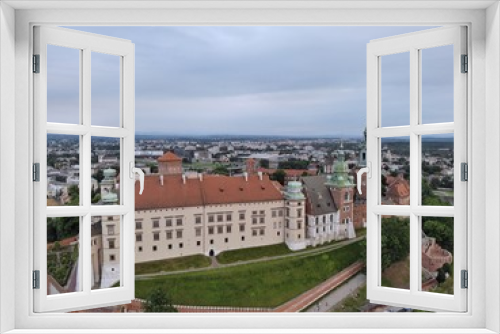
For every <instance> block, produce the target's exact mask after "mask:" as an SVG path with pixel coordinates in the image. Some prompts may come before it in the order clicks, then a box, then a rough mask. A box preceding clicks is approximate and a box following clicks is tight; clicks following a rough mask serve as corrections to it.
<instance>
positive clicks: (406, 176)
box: [380, 137, 410, 205]
mask: <svg viewBox="0 0 500 334" xmlns="http://www.w3.org/2000/svg"><path fill="white" fill-rule="evenodd" d="M381 147H382V152H381V161H382V165H381V168H382V171H381V175H382V177H381V180H380V182H381V190H382V194H381V196H382V197H381V198H382V204H383V205H409V204H410V137H392V138H382V139H381Z"/></svg>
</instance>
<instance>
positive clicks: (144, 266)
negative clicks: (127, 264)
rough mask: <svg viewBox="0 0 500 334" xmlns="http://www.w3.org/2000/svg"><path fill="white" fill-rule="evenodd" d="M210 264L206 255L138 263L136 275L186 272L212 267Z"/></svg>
mask: <svg viewBox="0 0 500 334" xmlns="http://www.w3.org/2000/svg"><path fill="white" fill-rule="evenodd" d="M210 263H211V261H210V258H208V257H206V256H204V255H193V256H184V257H176V258H173V259H167V260H160V261H151V262H144V263H136V264H135V274H136V275H142V274H150V273H157V272H160V271H165V272H167V271H178V270H186V269H191V268H205V267H208V266H210Z"/></svg>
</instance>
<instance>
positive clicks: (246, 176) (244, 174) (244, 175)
mask: <svg viewBox="0 0 500 334" xmlns="http://www.w3.org/2000/svg"><path fill="white" fill-rule="evenodd" d="M243 177H244V178H245V181H247V182H248V173H247V172H244V173H243Z"/></svg>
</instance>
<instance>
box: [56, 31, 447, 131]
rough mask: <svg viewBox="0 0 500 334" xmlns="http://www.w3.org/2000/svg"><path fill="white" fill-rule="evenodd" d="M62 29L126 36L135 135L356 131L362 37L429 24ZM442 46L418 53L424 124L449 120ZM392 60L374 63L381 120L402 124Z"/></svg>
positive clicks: (102, 85) (400, 78)
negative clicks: (381, 66) (131, 56)
mask: <svg viewBox="0 0 500 334" xmlns="http://www.w3.org/2000/svg"><path fill="white" fill-rule="evenodd" d="M70 28H71V29H78V30H84V31H88V32H93V33H99V34H102V35H108V36H115V37H120V38H126V39H130V40H132V41H133V42H134V43H135V46H136V130H137V131H138V132H140V133H147V132H155V133H160V132H161V133H165V134H225V133H227V134H271V135H280V134H283V135H331V136H337V135H345V136H351V135H356V136H358V135H360V133H361V131H362V130H363V128H364V126H365V123H366V44H367V43H368V42H369V41H370V40H372V39H377V38H382V37H388V36H393V35H398V34H402V33H408V32H412V31H418V30H423V29H428V28H429V27H334V26H332V27H315V26H311V27H70ZM448 48H450V47H448ZM440 49H441V48H440ZM442 49H444V50H435V51H434V50H433V51H432V52H430V51H429V52H428V54H427V53H425V54H424V56H425V57H424V62H423V64H424V75H426V76H425V77H424V84H425V89H424V93H423V96H424V98H423V99H424V101H423V106H422V108H423V109H425V112H424V115H425V116H424V117H423V118H424V121H426V122H437V121H443V119H445V118H447V117H448V118H449V109H450V94H449V92H450V83H451V88H452V87H453V86H452V82H451V81H450V71H449V70H450V69H449V67H446V66H442V64H443V62H444V61H446V51H447V50H446V47H444V48H442ZM425 52H427V50H426V51H425ZM53 57H54V61H55V62H57V63H59V64H64V63H66V62H68V61H69V59H67V57H65V56H63V55H61V57H58V56H57V55H54V56H53ZM394 57H396V56H394ZM105 64H106V63H104V62H103V66H104V69H102V71H104V70H106V67H105ZM393 65H394V66H392V68H387V70H386V71H384V70H383V76H384V80H385V79H387V80H385V81H384V90H385V91H386V92H387V94H388V95H387V94H386V95H387V98H385V96H386V95H384V96H383V98H384V99H386V100H387V101H386V102H385V103H384V113H385V115H384V116H383V117H387V119H388V120H390V122H389V121H388V122H389V123H384V125H401V124H403V123H407V122H408V112H407V110H408V107H407V105H408V101H407V99H408V93H407V92H408V88H407V86H405V85H404V83H405V80H406V82H407V80H408V72H407V71H403V70H402V68H403V69H404V67H401V66H399V68H398V65H404V64H403V63H399V62H396V63H395V64H393ZM113 66H114V65H113ZM427 67H428V70H426V68H427ZM108 72H109V71H108ZM106 73H107V72H106ZM106 73H105V74H106ZM108 74H109V77H108V79H102V80H96V82H95V83H94V81H93V82H92V83H93V90H92V91H93V101H96V103H101V102H102V103H101V105H103V106H104V107H103V109H101V110H100V111H99V112H98V114H99V115H101V117H102V123H106V124H100V125H111V124H108V123H109V122H112V121H113V117H111V118H109V117H107V116H106V117H105V115H106V112H105V110H106V108H110V107H109V105H110V104H113V103H114V102H113V101H115V98H114V96H115V95H116V90H113V87H114V86H113V84H112V81H110V80H114V79H113V78H114V77H113V74H112V73H108ZM49 84H50V82H49ZM54 85H56V84H54ZM57 87H58V88H61V87H63V88H64V85H63V84H59V85H58V86H57ZM66 90H67V89H66ZM55 91H57V89H55ZM64 91H65V90H64V89H62V92H64ZM451 92H452V90H451ZM66 93H67V92H66ZM94 94H95V95H94ZM67 96H68V95H67V94H63V93H61V94H58V93H57V92H54V93H53V94H52V95H50V98H51V99H54V101H55V100H58V99H59V100H60V101H59V105H60V107H59V108H58V109H57V110H56V109H54V113H56V114H59V113H62V112H63V111H64V106H65V102H63V101H64V99H67ZM110 96H111V97H110ZM384 101H385V100H384ZM452 103H453V99H452V95H451V106H452ZM93 105H94V102H93ZM112 108H113V109H115V108H114V107H112ZM402 110H403V111H402ZM446 113H448V114H446ZM446 115H448V116H446Z"/></svg>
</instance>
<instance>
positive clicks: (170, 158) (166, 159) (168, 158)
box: [158, 152, 182, 162]
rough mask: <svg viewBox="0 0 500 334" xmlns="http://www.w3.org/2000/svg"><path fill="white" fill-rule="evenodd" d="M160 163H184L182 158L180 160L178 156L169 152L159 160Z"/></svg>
mask: <svg viewBox="0 0 500 334" xmlns="http://www.w3.org/2000/svg"><path fill="white" fill-rule="evenodd" d="M158 161H160V162H170V161H182V159H181V158H179V157H178V156H177V155H175V154H174V153H172V152H167V153H165V154H164V155H162V156H161V157H159V158H158Z"/></svg>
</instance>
